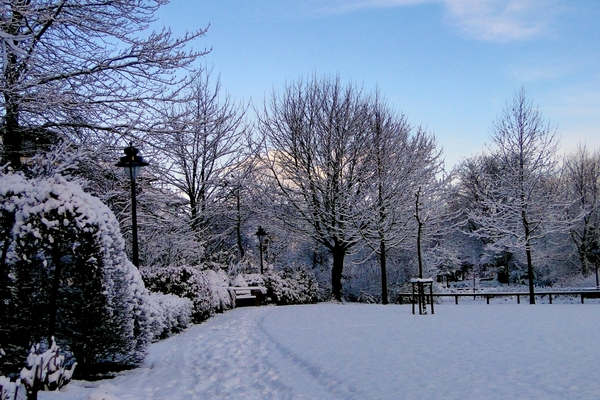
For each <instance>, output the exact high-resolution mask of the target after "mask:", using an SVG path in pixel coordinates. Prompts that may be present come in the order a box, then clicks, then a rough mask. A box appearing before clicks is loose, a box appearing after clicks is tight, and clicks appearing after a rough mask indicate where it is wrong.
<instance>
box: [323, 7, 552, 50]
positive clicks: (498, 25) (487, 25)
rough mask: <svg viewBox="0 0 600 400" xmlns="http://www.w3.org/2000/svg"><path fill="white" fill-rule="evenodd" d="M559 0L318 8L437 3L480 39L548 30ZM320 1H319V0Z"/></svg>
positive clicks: (526, 35) (463, 29)
mask: <svg viewBox="0 0 600 400" xmlns="http://www.w3.org/2000/svg"><path fill="white" fill-rule="evenodd" d="M560 2H561V0H352V1H348V0H330V1H327V2H326V5H325V6H320V7H319V10H320V12H321V13H323V14H343V13H352V12H358V11H361V10H365V9H372V8H393V7H406V6H417V5H420V4H426V3H430V4H431V3H438V4H440V5H441V6H442V7H444V9H445V12H446V16H445V21H446V22H447V23H448V24H449V25H451V26H454V27H455V28H457V29H458V30H459V31H461V32H462V33H463V34H465V35H466V36H468V37H471V38H474V39H477V40H483V41H498V42H502V41H514V40H526V39H531V38H535V37H538V36H542V35H545V34H547V33H548V28H549V26H550V25H551V23H552V21H553V19H554V17H555V16H556V15H557V14H558V12H559V11H560ZM319 4H322V3H319Z"/></svg>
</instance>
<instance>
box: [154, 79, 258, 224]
mask: <svg viewBox="0 0 600 400" xmlns="http://www.w3.org/2000/svg"><path fill="white" fill-rule="evenodd" d="M189 89H190V90H189V92H188V93H186V94H185V97H184V98H183V99H182V100H181V103H180V104H176V105H174V106H172V107H171V108H169V109H168V110H167V111H166V112H165V113H164V119H165V127H164V129H162V130H163V131H164V132H163V133H161V134H160V135H157V136H155V137H154V138H153V139H152V140H153V144H154V146H155V147H156V148H157V149H159V150H160V153H161V154H162V159H161V166H162V168H163V170H162V175H163V176H164V179H165V180H166V181H167V182H168V183H169V185H171V186H172V187H173V188H176V189H177V190H178V191H180V192H181V193H183V194H184V195H185V197H186V198H187V200H188V205H189V221H190V224H191V226H192V228H193V229H194V230H195V231H196V232H197V234H198V235H200V234H208V233H209V231H210V230H211V228H210V227H211V224H212V223H214V222H215V221H214V218H215V217H216V216H217V215H218V214H219V213H222V212H223V210H222V209H220V205H221V204H222V201H221V200H220V199H219V197H222V194H221V193H220V191H222V190H223V185H224V184H225V183H227V182H228V183H232V182H233V180H232V178H231V177H232V176H233V175H234V174H236V175H237V174H238V173H237V172H235V169H236V168H237V167H238V166H240V165H242V164H243V161H244V159H245V157H247V154H246V151H245V150H246V144H247V141H246V139H247V133H248V129H247V124H246V123H245V120H244V118H245V113H246V109H247V107H246V106H244V105H242V104H236V103H234V102H233V101H232V100H231V98H230V97H229V96H228V95H227V94H224V93H222V90H221V83H220V79H219V78H217V79H216V80H215V82H214V83H212V82H211V70H203V71H201V72H199V73H198V74H197V75H196V76H195V77H194V79H193V81H192V85H191V86H190V88H189ZM246 165H247V164H246ZM237 180H238V181H239V179H237ZM237 185H238V186H237V190H238V191H237V193H235V194H236V195H237V196H238V197H239V195H240V194H241V191H240V190H241V186H239V185H241V183H240V182H238V183H237ZM229 189H230V188H229ZM229 194H230V195H231V193H229Z"/></svg>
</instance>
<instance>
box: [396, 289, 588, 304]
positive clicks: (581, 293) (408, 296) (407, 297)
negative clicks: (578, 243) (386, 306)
mask: <svg viewBox="0 0 600 400" xmlns="http://www.w3.org/2000/svg"><path fill="white" fill-rule="evenodd" d="M534 295H535V296H536V297H542V298H543V297H544V296H548V301H549V303H550V304H552V297H553V296H554V297H556V296H575V297H580V298H581V304H584V302H585V299H596V298H600V290H598V289H586V290H552V291H549V290H541V291H538V292H535V293H534ZM433 297H454V304H458V298H459V297H473V299H476V298H477V297H480V298H485V299H486V303H487V304H490V299H491V298H493V297H516V298H517V304H521V297H529V292H462V293H433ZM412 298H413V295H412V293H398V300H399V302H400V303H410V302H412Z"/></svg>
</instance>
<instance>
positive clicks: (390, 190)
mask: <svg viewBox="0 0 600 400" xmlns="http://www.w3.org/2000/svg"><path fill="white" fill-rule="evenodd" d="M367 132H368V135H369V136H368V140H369V153H368V154H369V157H368V160H369V169H370V175H369V177H368V179H365V180H364V183H363V185H364V187H365V189H364V192H363V193H365V195H364V196H363V198H362V199H363V201H365V202H366V203H367V204H365V205H364V206H363V207H361V209H362V210H364V211H365V214H364V215H363V219H362V220H361V221H358V224H359V225H360V227H361V228H362V229H361V232H362V233H363V237H364V239H365V241H366V243H367V244H368V246H369V247H370V248H371V249H372V250H373V251H374V252H375V253H376V254H377V257H378V258H379V264H380V269H381V301H382V303H383V304H387V303H388V290H387V265H386V258H387V256H386V253H387V251H389V250H390V249H394V248H398V247H399V246H400V245H401V244H402V243H403V242H404V241H405V240H406V238H407V237H411V236H412V234H413V232H414V229H413V228H414V223H413V221H414V220H413V213H414V207H413V205H414V204H413V200H414V193H417V192H418V191H419V189H418V188H419V187H420V186H421V185H426V184H428V183H429V182H430V181H431V180H434V179H435V176H436V174H437V173H438V172H440V170H441V165H442V162H441V160H440V155H441V152H440V151H438V150H437V149H436V142H435V138H434V137H433V135H431V134H428V133H426V132H425V131H424V130H423V129H421V128H420V127H419V128H417V130H416V131H413V129H412V127H411V126H410V125H409V124H408V122H407V120H406V117H405V116H404V115H398V114H396V113H394V112H393V111H392V110H391V109H390V108H389V107H388V106H387V104H386V102H385V100H384V99H382V98H381V96H380V95H379V93H376V95H375V98H374V100H373V102H372V104H371V110H370V115H369V119H368V130H367Z"/></svg>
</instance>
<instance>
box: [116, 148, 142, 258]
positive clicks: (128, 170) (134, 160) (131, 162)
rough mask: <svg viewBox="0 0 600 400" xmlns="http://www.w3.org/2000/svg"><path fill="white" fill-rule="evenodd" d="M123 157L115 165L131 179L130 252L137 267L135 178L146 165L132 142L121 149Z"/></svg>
mask: <svg viewBox="0 0 600 400" xmlns="http://www.w3.org/2000/svg"><path fill="white" fill-rule="evenodd" d="M123 151H124V153H125V157H121V159H120V160H119V162H118V163H116V164H115V166H117V167H123V170H124V171H125V175H127V176H128V177H129V179H130V180H131V252H132V256H133V260H132V261H133V265H135V266H136V267H137V268H139V266H140V259H139V254H138V239H137V201H136V198H135V178H137V176H138V174H139V173H140V169H141V168H142V167H145V166H147V165H148V163H147V162H145V161H144V159H143V158H142V156H139V155H138V153H139V150H138V149H136V148H135V147H133V143H129V147H127V148H125V150H123Z"/></svg>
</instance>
